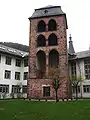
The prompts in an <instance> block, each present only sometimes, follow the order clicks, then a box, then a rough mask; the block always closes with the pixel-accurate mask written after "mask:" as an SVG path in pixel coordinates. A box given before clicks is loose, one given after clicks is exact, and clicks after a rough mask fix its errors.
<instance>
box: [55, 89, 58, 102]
mask: <svg viewBox="0 0 90 120" xmlns="http://www.w3.org/2000/svg"><path fill="white" fill-rule="evenodd" d="M55 91H56V102H58V95H57V89H56V90H55Z"/></svg>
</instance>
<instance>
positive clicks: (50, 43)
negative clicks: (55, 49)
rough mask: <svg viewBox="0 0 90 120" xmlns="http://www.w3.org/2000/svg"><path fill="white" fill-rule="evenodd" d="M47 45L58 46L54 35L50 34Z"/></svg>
mask: <svg viewBox="0 0 90 120" xmlns="http://www.w3.org/2000/svg"><path fill="white" fill-rule="evenodd" d="M48 45H49V46H54V45H58V43H57V36H56V35H55V34H53V33H52V34H51V35H50V36H49V38H48Z"/></svg>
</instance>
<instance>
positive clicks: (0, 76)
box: [0, 54, 28, 94]
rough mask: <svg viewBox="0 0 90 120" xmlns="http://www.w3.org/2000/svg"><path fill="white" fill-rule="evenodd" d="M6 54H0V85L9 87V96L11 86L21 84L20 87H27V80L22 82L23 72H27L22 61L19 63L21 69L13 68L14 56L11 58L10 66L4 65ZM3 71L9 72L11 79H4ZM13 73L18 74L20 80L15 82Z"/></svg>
mask: <svg viewBox="0 0 90 120" xmlns="http://www.w3.org/2000/svg"><path fill="white" fill-rule="evenodd" d="M6 56H7V55H6V54H1V62H0V84H5V85H9V94H10V93H11V92H12V85H18V84H19V83H20V82H22V85H27V80H23V75H24V72H28V67H24V62H23V59H21V60H22V63H21V67H17V66H15V62H16V58H18V57H15V56H11V57H12V60H11V65H6V64H5V61H6ZM5 70H9V71H11V79H5V78H4V76H5ZM15 72H20V75H21V76H20V80H15Z"/></svg>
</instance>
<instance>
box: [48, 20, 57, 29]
mask: <svg viewBox="0 0 90 120" xmlns="http://www.w3.org/2000/svg"><path fill="white" fill-rule="evenodd" d="M54 30H56V21H55V20H53V19H51V20H50V21H49V23H48V31H54Z"/></svg>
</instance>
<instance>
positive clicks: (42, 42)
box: [37, 35, 46, 47]
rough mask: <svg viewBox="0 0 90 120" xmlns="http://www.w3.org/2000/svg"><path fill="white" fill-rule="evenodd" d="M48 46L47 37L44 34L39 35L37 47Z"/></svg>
mask: <svg viewBox="0 0 90 120" xmlns="http://www.w3.org/2000/svg"><path fill="white" fill-rule="evenodd" d="M45 46H46V39H45V37H44V36H43V35H39V36H38V38H37V47H45Z"/></svg>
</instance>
